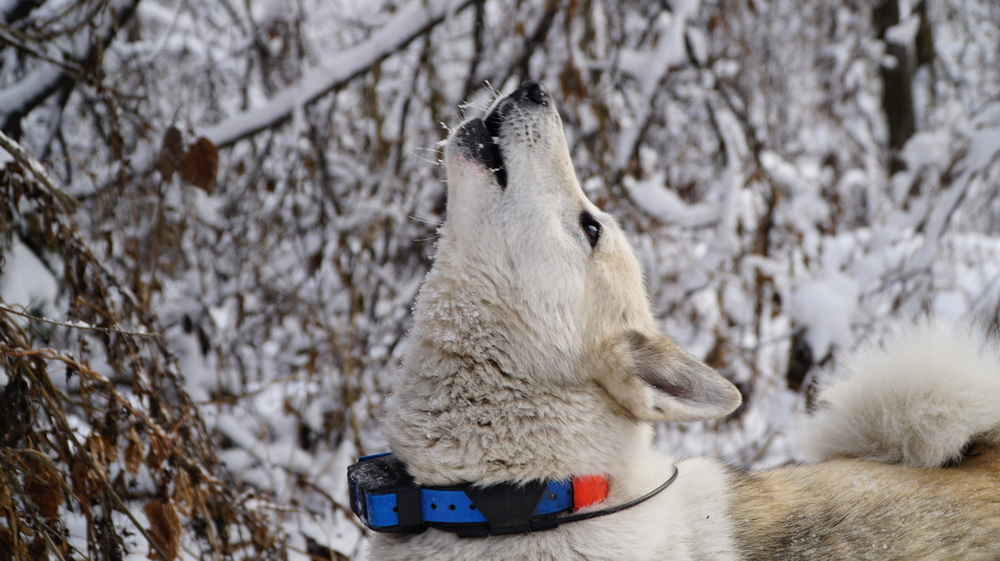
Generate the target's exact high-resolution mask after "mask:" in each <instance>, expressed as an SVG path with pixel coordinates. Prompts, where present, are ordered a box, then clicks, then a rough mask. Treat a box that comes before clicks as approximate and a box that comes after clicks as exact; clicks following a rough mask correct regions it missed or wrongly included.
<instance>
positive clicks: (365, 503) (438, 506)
mask: <svg viewBox="0 0 1000 561" xmlns="http://www.w3.org/2000/svg"><path fill="white" fill-rule="evenodd" d="M673 469H674V471H673V473H672V474H671V475H670V478H669V479H667V480H666V481H664V482H663V483H662V484H661V485H660V486H659V487H657V488H656V489H653V490H652V491H650V492H649V493H646V494H645V495H643V496H641V497H639V498H637V499H633V500H631V501H628V502H626V503H623V504H620V505H618V506H614V507H609V508H606V509H601V510H595V511H591V512H584V513H580V514H570V515H568V516H560V515H561V514H564V513H566V512H569V511H572V510H573V485H572V481H571V480H565V481H535V482H531V483H527V484H523V485H522V484H516V483H501V484H497V485H490V486H488V487H481V486H475V485H471V484H464V485H455V486H451V487H418V486H417V485H416V484H415V483H414V481H413V477H411V476H410V474H409V473H408V472H407V471H406V466H404V465H403V463H402V462H400V461H399V460H398V459H397V458H396V457H395V456H393V455H392V454H379V455H374V456H365V457H363V458H361V459H360V460H358V462H357V463H355V464H353V465H351V466H350V467H348V468H347V478H348V488H349V490H350V494H351V510H353V511H354V513H355V514H356V515H357V516H358V518H360V519H361V521H362V522H363V523H364V524H365V526H367V527H368V528H370V529H371V530H374V531H376V532H391V533H420V532H423V531H425V530H426V529H427V528H437V529H439V530H445V531H448V532H453V533H455V534H458V536H460V537H483V536H500V535H506V534H523V533H528V532H537V531H541V530H550V529H553V528H556V527H558V526H559V525H561V524H566V523H569V522H578V521H581V520H589V519H592V518H598V517H601V516H607V515H609V514H614V513H616V512H621V511H623V510H626V509H629V508H632V507H634V506H636V505H638V504H640V503H643V502H645V501H647V500H649V499H651V498H652V497H654V496H656V495H657V494H659V493H660V492H662V491H663V490H664V489H666V488H667V487H669V486H670V485H671V484H672V483H673V482H674V481H675V480H676V479H677V475H678V469H677V466H673Z"/></svg>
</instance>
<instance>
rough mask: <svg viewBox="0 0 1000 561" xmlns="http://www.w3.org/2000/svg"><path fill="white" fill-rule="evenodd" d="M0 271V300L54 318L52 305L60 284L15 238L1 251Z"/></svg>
mask: <svg viewBox="0 0 1000 561" xmlns="http://www.w3.org/2000/svg"><path fill="white" fill-rule="evenodd" d="M3 257H4V261H5V262H4V264H3V269H2V270H0V300H2V301H3V303H4V304H5V305H6V306H13V307H16V308H21V309H23V310H27V311H30V312H32V313H33V314H35V315H41V316H44V317H57V316H58V315H59V314H58V312H57V310H56V309H55V306H54V305H53V304H54V303H55V301H56V297H57V296H58V295H59V282H58V281H57V279H56V278H55V276H53V275H52V272H51V271H49V269H48V267H46V266H45V263H43V262H42V260H41V259H39V258H38V256H37V255H35V253H34V252H33V251H31V249H29V248H28V246H26V245H24V243H23V242H22V241H21V240H20V238H17V237H15V238H14V239H13V240H12V242H11V246H10V249H8V250H6V251H4V253H3Z"/></svg>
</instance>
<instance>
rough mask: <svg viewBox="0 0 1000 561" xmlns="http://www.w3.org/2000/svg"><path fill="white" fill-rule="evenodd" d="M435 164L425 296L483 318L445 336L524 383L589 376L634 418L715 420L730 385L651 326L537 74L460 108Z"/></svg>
mask: <svg viewBox="0 0 1000 561" xmlns="http://www.w3.org/2000/svg"><path fill="white" fill-rule="evenodd" d="M445 166H446V169H447V175H448V211H447V219H446V220H445V223H444V225H443V226H442V229H441V240H440V243H439V247H438V256H437V262H436V264H435V271H434V272H433V273H432V275H431V276H429V277H428V281H427V285H425V291H430V292H432V293H434V294H435V295H436V297H435V298H433V300H436V302H435V303H426V305H431V306H438V307H441V308H444V307H451V308H454V309H457V310H458V313H459V314H465V316H466V318H467V317H468V316H469V315H475V316H476V317H487V318H489V319H486V320H484V323H483V325H486V326H487V327H486V329H487V330H488V329H489V328H490V326H492V327H493V328H495V330H496V333H495V334H494V335H492V336H490V335H483V334H482V333H479V332H478V328H476V329H468V330H467V332H464V333H457V335H458V336H459V337H468V338H471V339H473V340H475V341H476V342H473V343H471V344H473V345H483V346H489V347H492V348H500V347H504V346H507V347H509V348H506V349H502V348H501V349H500V350H501V351H502V354H504V355H515V354H516V355H517V356H518V357H526V358H524V359H522V360H521V361H520V362H519V363H518V368H520V369H522V370H524V371H523V372H518V373H515V374H516V375H523V376H532V377H534V378H533V379H532V382H537V383H545V384H574V383H592V382H596V383H598V384H599V385H600V386H601V387H603V388H604V389H605V390H606V392H607V394H608V395H609V396H610V397H611V398H612V400H613V401H614V403H616V404H617V405H618V406H619V407H620V410H621V411H623V412H625V413H626V414H627V415H629V416H631V417H633V418H636V419H640V420H645V421H657V420H674V421H679V420H684V421H686V420H696V419H708V418H716V417H719V416H722V415H725V414H727V413H729V412H731V411H733V410H734V409H735V408H736V407H737V406H738V405H739V403H740V394H739V392H738V391H737V390H736V388H735V387H734V386H733V385H732V384H730V383H729V382H728V381H727V380H726V379H724V378H723V377H722V376H720V375H719V374H718V373H716V372H715V371H714V370H712V369H711V368H709V367H708V366H706V365H704V364H703V363H701V362H700V361H698V360H697V359H695V358H694V357H692V356H690V355H688V354H687V353H685V352H684V351H682V350H681V349H680V348H679V347H678V346H677V345H676V344H674V343H673V341H671V340H670V339H669V338H668V337H667V336H666V335H664V334H662V333H660V332H659V331H658V330H657V329H656V327H655V322H654V320H653V317H652V314H651V313H650V311H649V303H648V298H647V296H646V291H645V287H644V285H643V278H642V272H641V270H640V267H639V263H638V260H637V259H636V257H635V255H634V254H633V252H632V249H631V247H630V245H629V243H628V240H627V238H626V236H625V233H624V232H623V230H622V228H621V227H620V226H619V225H618V223H617V222H616V221H615V220H614V219H613V218H612V217H611V216H609V215H608V214H605V213H604V212H602V211H601V210H600V209H598V208H597V207H596V206H594V205H593V204H592V203H591V202H590V201H589V200H588V199H587V197H586V196H585V195H584V193H583V190H582V189H581V188H580V185H579V183H578V181H577V179H576V173H575V171H574V169H573V164H572V161H571V159H570V154H569V149H568V147H567V144H566V139H565V136H564V134H563V127H562V121H561V120H560V118H559V114H558V112H557V111H556V107H555V104H554V102H553V100H552V98H551V97H550V96H549V94H548V92H547V91H546V89H545V87H544V86H543V85H541V84H539V83H538V82H527V83H525V84H523V85H522V86H521V87H520V88H519V89H518V90H517V91H515V92H514V93H513V94H511V95H509V96H507V97H503V98H501V99H498V100H497V101H496V102H494V103H493V105H492V107H491V108H490V110H489V111H488V112H487V114H486V115H485V116H484V117H474V118H471V119H468V120H466V121H465V122H464V123H463V124H462V125H461V126H460V127H458V128H457V129H456V130H455V131H454V132H453V133H452V134H451V136H450V138H449V139H448V141H447V143H446V147H445ZM459 293H460V294H461V296H458V294H459ZM449 299H451V301H450V302H443V301H447V300H449ZM458 300H461V301H460V302H458ZM439 311H440V310H439ZM432 313H436V312H432ZM459 331H461V329H459Z"/></svg>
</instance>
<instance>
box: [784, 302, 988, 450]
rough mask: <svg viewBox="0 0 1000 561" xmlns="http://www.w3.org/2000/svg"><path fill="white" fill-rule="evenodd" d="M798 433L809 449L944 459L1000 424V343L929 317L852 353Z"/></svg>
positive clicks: (973, 329)
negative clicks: (818, 405) (856, 352)
mask: <svg viewBox="0 0 1000 561" xmlns="http://www.w3.org/2000/svg"><path fill="white" fill-rule="evenodd" d="M819 402H820V409H819V410H818V411H817V413H816V414H815V415H814V416H813V417H812V418H811V419H809V420H808V421H806V423H805V424H804V426H803V427H802V429H801V430H800V431H799V434H798V435H797V439H798V441H799V442H800V447H801V449H802V451H803V453H805V454H806V455H807V456H808V457H811V458H813V459H818V460H823V459H829V458H834V457H837V456H850V457H857V458H863V459H870V460H877V461H882V462H888V463H898V464H902V465H908V466H913V467H941V466H943V465H946V464H947V463H949V462H951V461H954V460H957V459H959V458H960V457H961V455H962V452H963V449H964V448H965V447H966V446H967V445H968V444H969V443H970V442H971V441H973V440H974V439H975V438H977V437H982V438H995V435H993V434H990V433H992V431H995V430H996V429H997V428H998V427H1000V345H998V342H997V340H996V339H995V338H993V337H990V336H987V335H984V334H983V331H982V330H980V329H978V328H976V327H975V326H973V325H971V324H969V323H961V324H948V323H945V322H943V321H931V320H925V321H922V322H919V323H916V324H914V325H912V326H909V327H906V328H904V329H901V330H900V331H899V332H898V333H895V334H894V335H892V336H891V337H890V338H889V340H888V341H886V342H885V343H884V344H882V345H879V346H872V347H870V348H867V349H865V350H863V351H861V352H859V353H858V354H856V355H855V356H853V357H850V358H848V359H847V360H846V361H845V362H844V365H843V367H842V369H841V373H840V375H839V376H836V377H835V381H834V382H832V383H830V384H829V385H828V386H826V387H824V388H823V389H822V390H821V391H820V393H819Z"/></svg>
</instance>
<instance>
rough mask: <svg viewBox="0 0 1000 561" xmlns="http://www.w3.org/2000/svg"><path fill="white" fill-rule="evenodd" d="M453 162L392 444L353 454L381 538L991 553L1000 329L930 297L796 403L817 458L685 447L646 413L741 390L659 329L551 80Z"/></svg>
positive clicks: (599, 546)
mask: <svg viewBox="0 0 1000 561" xmlns="http://www.w3.org/2000/svg"><path fill="white" fill-rule="evenodd" d="M445 167H446V171H447V178H448V193H447V196H448V209H447V218H446V220H445V222H444V224H443V225H442V227H441V231H440V240H439V243H438V250H437V254H436V257H435V261H434V265H433V267H432V269H431V270H430V272H429V273H428V274H427V277H426V279H425V281H424V284H423V287H422V289H421V291H420V294H419V296H418V299H417V303H416V307H415V310H414V316H415V317H414V325H413V328H412V332H411V333H410V335H409V341H408V348H407V351H406V354H405V357H404V360H403V372H402V375H401V377H400V381H399V384H398V386H397V387H396V388H395V390H394V391H393V393H392V394H391V396H390V397H389V399H388V400H387V405H386V418H385V430H386V431H387V435H388V439H389V443H390V446H391V449H392V454H386V455H379V456H369V457H366V458H362V459H361V460H360V461H359V462H358V463H357V464H355V465H354V466H352V467H351V468H350V470H349V483H350V487H351V495H352V508H353V509H354V510H355V512H356V513H357V514H358V515H359V516H360V517H361V519H362V520H363V521H364V523H365V524H366V525H368V526H369V527H370V528H372V529H373V530H375V531H376V533H375V535H374V538H373V540H372V543H371V550H370V555H371V558H372V559H375V560H397V559H398V560H404V559H405V560H433V561H446V560H472V561H488V560H500V559H504V560H510V559H515V560H522V559H524V560H552V561H557V560H559V561H561V560H630V561H631V560H647V559H648V560H698V561H703V560H733V561H735V560H771V559H780V560H796V559H813V560H830V559H841V560H847V559H850V560H856V559H879V560H887V559H900V560H902V559H905V560H909V561H913V560H923V559H947V560H956V559H964V560H997V559H1000V347H998V345H997V343H996V342H995V341H994V340H992V339H990V338H989V337H987V336H983V335H979V334H978V333H979V332H978V331H977V330H976V329H972V328H961V327H959V328H946V327H942V326H941V325H938V324H936V323H934V322H930V321H924V322H919V323H917V324H916V325H914V326H911V327H909V328H906V329H904V330H902V331H901V332H900V333H899V334H898V335H897V337H896V338H895V340H891V341H890V342H888V343H885V344H884V345H883V346H881V347H877V348H876V347H873V348H872V349H870V350H869V351H867V352H865V353H862V354H860V355H859V356H857V357H855V358H853V359H851V360H848V361H846V366H845V368H844V369H843V372H842V373H841V375H840V376H839V377H837V380H838V381H836V382H834V383H831V384H829V385H828V386H827V387H825V388H824V389H823V390H822V391H821V393H820V396H819V402H820V403H821V406H820V408H819V411H818V412H817V413H816V414H815V415H814V416H813V417H812V418H810V419H809V420H807V421H804V425H805V426H804V427H803V428H802V433H803V435H804V436H803V438H801V440H802V441H803V442H804V443H805V444H806V445H807V447H808V449H809V450H808V451H809V452H810V453H811V454H812V455H813V456H815V458H816V459H817V460H818V461H817V462H816V463H804V464H797V465H792V466H789V467H784V468H780V469H776V470H771V471H760V472H745V471H742V470H739V469H736V468H734V467H731V466H729V465H726V464H724V463H721V462H719V461H716V460H712V459H686V460H683V461H676V460H674V459H672V458H670V457H668V456H666V455H664V454H662V453H660V452H659V451H657V450H656V449H654V446H653V443H652V435H653V431H652V428H651V425H650V423H653V422H657V421H696V420H702V419H714V418H718V417H721V416H724V415H727V414H728V413H730V412H732V411H733V410H734V409H735V408H736V407H737V406H738V405H739V404H740V401H741V397H740V393H739V392H738V391H737V389H736V388H735V387H734V386H733V385H732V384H731V383H730V382H729V381H727V380H726V379H725V378H723V377H722V376H721V375H719V374H718V373H717V372H715V371H714V370H712V369H711V368H709V367H708V366H706V365H705V364H703V363H702V362H700V361H699V360H698V359H696V358H695V357H693V356H691V355H689V354H687V353H685V352H684V351H683V350H681V349H680V348H679V347H678V346H677V345H676V344H675V343H674V342H673V341H672V340H671V339H669V338H668V337H667V336H666V335H664V334H663V333H661V332H660V331H659V330H658V329H657V327H656V321H655V320H654V318H653V316H652V313H651V312H650V308H649V303H648V297H647V295H646V291H645V287H644V281H643V275H642V272H641V270H640V267H639V263H638V261H637V259H636V257H635V255H634V254H633V251H632V249H631V247H630V245H629V243H628V241H627V239H626V236H625V234H624V232H623V230H622V228H621V227H620V226H619V225H618V224H617V223H616V221H615V220H614V219H613V218H612V217H611V216H609V215H608V214H605V213H604V212H602V211H601V210H600V209H598V208H597V207H596V206H594V205H593V204H592V203H591V202H590V201H589V200H587V197H586V196H585V195H584V193H583V190H582V189H581V188H580V185H579V183H578V182H577V178H576V174H575V171H574V169H573V164H572V162H571V160H570V154H569V150H568V148H567V144H566V140H565V137H564V134H563V128H562V121H561V120H560V118H559V115H558V113H557V111H556V108H555V104H554V103H553V100H552V99H551V98H550V96H549V94H548V92H547V91H546V89H545V87H544V86H542V85H541V84H539V83H537V82H527V83H525V84H523V85H522V86H521V87H520V88H519V89H518V90H517V91H515V92H514V93H513V94H511V95H509V96H507V97H503V98H501V99H498V100H496V101H495V102H494V103H493V105H492V107H491V108H490V109H489V110H488V111H487V113H486V115H485V116H483V117H473V118H470V119H468V120H466V121H465V122H464V123H462V125H461V126H459V127H458V128H457V129H455V130H454V131H453V132H452V133H451V135H450V137H449V138H448V140H447V142H446V146H445Z"/></svg>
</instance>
